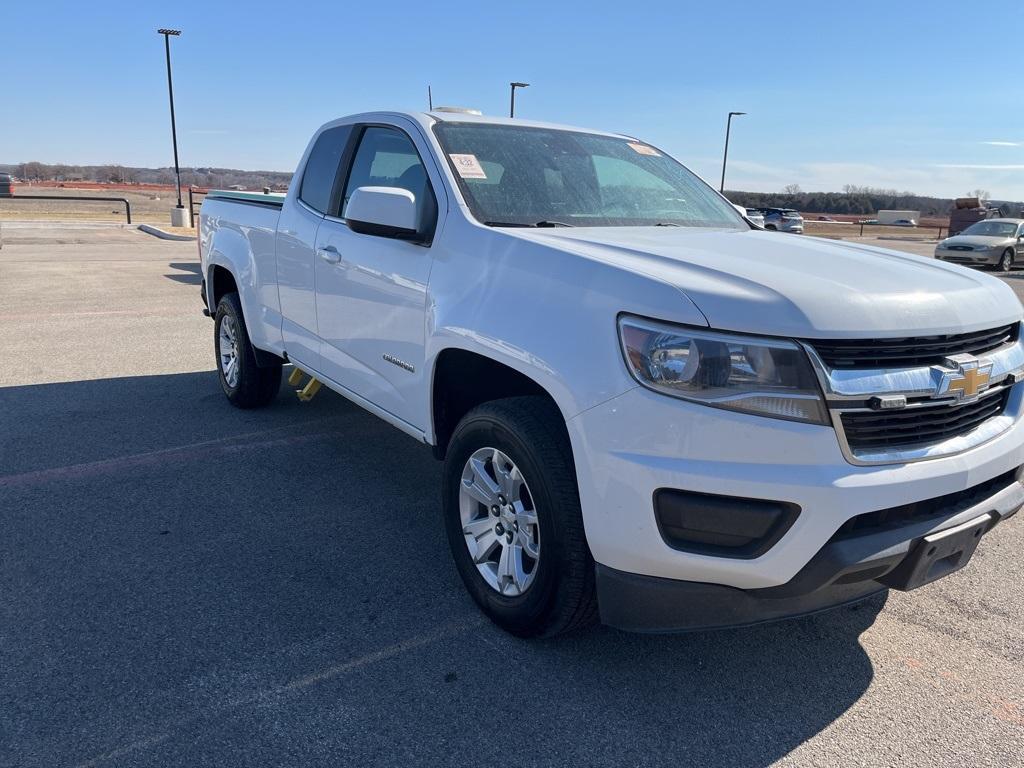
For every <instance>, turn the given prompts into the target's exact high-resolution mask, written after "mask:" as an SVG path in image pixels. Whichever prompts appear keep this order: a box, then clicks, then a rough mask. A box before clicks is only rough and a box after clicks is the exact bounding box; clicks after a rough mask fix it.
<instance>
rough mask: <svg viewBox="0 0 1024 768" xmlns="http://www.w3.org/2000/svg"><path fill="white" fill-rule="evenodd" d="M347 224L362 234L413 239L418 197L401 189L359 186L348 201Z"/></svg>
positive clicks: (415, 234) (415, 233)
mask: <svg viewBox="0 0 1024 768" xmlns="http://www.w3.org/2000/svg"><path fill="white" fill-rule="evenodd" d="M345 223H346V224H348V226H349V229H351V230H352V231H353V232H358V233H360V234H362V235H376V236H377V237H393V238H396V239H400V240H414V239H416V236H417V235H418V234H419V232H418V231H417V229H416V196H415V195H414V194H413V193H412V192H410V191H409V190H407V189H401V188H398V187H359V188H358V189H356V191H355V192H353V193H352V196H351V197H350V198H349V200H348V207H347V208H346V209H345Z"/></svg>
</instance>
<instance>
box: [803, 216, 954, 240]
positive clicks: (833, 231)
mask: <svg viewBox="0 0 1024 768" xmlns="http://www.w3.org/2000/svg"><path fill="white" fill-rule="evenodd" d="M935 226H939V225H938V224H936V225H935ZM942 227H943V229H942V235H943V237H945V236H946V235H947V234H948V230H947V228H946V227H945V225H942ZM804 233H805V234H808V235H816V236H818V237H838V238H845V237H858V236H860V234H861V231H860V225H859V224H854V223H849V224H847V223H843V222H839V221H814V220H813V219H809V218H807V217H806V216H805V217H804ZM938 234H939V230H938V229H936V228H935V227H884V226H878V225H870V226H867V225H866V226H865V227H864V236H865V237H893V238H899V239H900V240H938Z"/></svg>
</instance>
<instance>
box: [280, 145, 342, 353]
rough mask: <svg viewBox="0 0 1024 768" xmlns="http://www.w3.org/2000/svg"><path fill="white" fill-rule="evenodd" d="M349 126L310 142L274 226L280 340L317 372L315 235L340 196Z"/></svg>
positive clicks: (318, 351) (318, 339)
mask: <svg viewBox="0 0 1024 768" xmlns="http://www.w3.org/2000/svg"><path fill="white" fill-rule="evenodd" d="M351 134H352V126H350V125H341V126H336V127H333V128H327V129H325V130H323V131H322V132H321V133H320V135H319V136H317V138H316V139H315V140H314V143H313V147H312V149H311V150H310V152H309V157H308V159H307V160H306V163H305V165H304V166H303V170H302V178H301V179H299V180H298V181H297V184H296V186H295V187H294V194H291V195H289V196H288V197H287V198H286V200H285V204H284V207H283V208H282V210H281V217H280V219H279V220H278V224H277V289H278V297H279V299H280V302H281V335H282V337H283V339H284V346H285V350H287V352H288V356H289V358H291V359H293V360H294V361H295V362H297V363H305V364H306V365H307V366H309V367H310V368H314V369H318V368H319V367H320V336H319V331H318V328H317V317H316V270H315V269H314V267H315V262H316V233H317V230H318V229H319V228H320V223H321V222H322V221H323V219H324V215H325V214H326V212H327V211H328V210H331V205H332V201H333V200H335V199H336V195H337V194H338V176H339V174H340V171H341V166H342V161H343V159H344V155H345V150H346V148H347V146H348V141H349V138H350V136H351Z"/></svg>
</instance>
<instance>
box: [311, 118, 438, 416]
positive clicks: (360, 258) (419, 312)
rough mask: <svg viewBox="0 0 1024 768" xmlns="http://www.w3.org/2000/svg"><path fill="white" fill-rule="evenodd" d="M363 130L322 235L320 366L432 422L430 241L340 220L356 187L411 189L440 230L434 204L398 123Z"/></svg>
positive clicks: (421, 217) (426, 220) (425, 222)
mask: <svg viewBox="0 0 1024 768" xmlns="http://www.w3.org/2000/svg"><path fill="white" fill-rule="evenodd" d="M356 130H357V131H359V132H360V133H361V135H360V138H359V144H358V146H357V148H356V151H355V153H354V155H353V159H352V165H351V170H350V172H349V174H348V180H347V183H346V184H345V188H344V194H343V197H342V199H341V201H340V211H339V212H340V214H341V215H340V217H337V216H330V215H329V216H328V217H327V218H325V219H324V221H323V222H322V223H321V225H320V228H319V230H318V231H317V238H316V253H317V259H316V267H315V269H316V311H317V324H318V327H319V331H320V338H321V346H320V351H321V371H322V372H323V373H324V374H325V375H326V376H327V377H328V378H330V379H333V380H334V381H335V382H337V383H338V384H341V385H342V386H343V387H345V388H346V389H349V390H351V391H352V392H354V393H355V394H357V395H359V396H360V397H363V398H366V399H367V400H369V401H370V402H372V403H374V404H375V405H377V406H379V407H381V408H383V409H384V410H385V411H387V412H389V413H390V414H391V415H393V416H396V417H398V418H399V419H401V420H402V421H404V422H405V423H407V424H409V425H411V426H412V427H415V428H416V429H419V430H425V429H426V427H427V424H426V413H427V407H426V400H427V395H426V393H427V391H428V390H429V387H427V386H425V383H424V381H423V376H424V370H423V367H424V366H423V363H424V343H425V342H424V339H425V314H426V300H427V277H428V276H429V274H430V265H431V259H432V254H431V249H430V247H429V246H425V245H422V244H415V243H411V242H408V241H405V240H399V239H395V238H391V237H380V236H376V235H364V234H358V233H356V232H353V231H352V230H351V229H349V227H348V225H346V224H345V222H344V221H343V220H342V219H343V218H344V215H345V207H346V206H347V205H348V200H349V198H350V197H351V195H352V192H353V191H354V190H356V189H358V188H359V187H370V186H373V187H401V188H403V189H407V190H409V191H410V192H412V193H413V195H414V196H415V198H416V203H417V208H418V211H419V213H418V221H420V222H421V223H422V226H423V227H424V228H425V229H427V230H429V231H433V230H434V228H435V227H436V224H437V204H436V198H435V197H434V193H433V190H432V186H431V183H430V179H429V177H428V174H427V172H426V168H425V167H424V164H423V161H422V160H421V158H420V154H419V152H418V151H417V149H416V146H415V144H414V143H413V141H412V139H411V138H410V136H409V135H408V134H407V133H405V132H404V131H403V130H400V129H399V128H397V127H394V126H383V125H368V126H361V127H358V128H357V129H356Z"/></svg>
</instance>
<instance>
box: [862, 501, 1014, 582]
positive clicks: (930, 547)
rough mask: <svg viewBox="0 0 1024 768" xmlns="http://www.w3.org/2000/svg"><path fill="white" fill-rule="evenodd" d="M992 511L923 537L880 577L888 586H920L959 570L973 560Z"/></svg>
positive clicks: (993, 520)
mask: <svg viewBox="0 0 1024 768" xmlns="http://www.w3.org/2000/svg"><path fill="white" fill-rule="evenodd" d="M995 521H996V517H995V515H994V514H993V513H991V512H986V513H985V514H984V515H981V516H979V517H976V518H974V519H973V520H968V521H967V522H966V523H961V524H960V525H958V526H956V527H954V528H949V529H947V530H945V531H937V532H935V533H930V534H928V535H927V536H925V537H924V538H922V539H921V540H920V541H919V542H918V543H917V544H916V545H915V546H914V547H913V548H912V549H911V550H910V553H909V554H908V555H907V556H906V557H905V558H903V561H902V562H901V563H900V564H899V565H898V566H896V567H895V568H894V569H893V570H892V571H890V572H889V573H887V574H886V575H885V576H883V577H882V578H880V579H879V581H880V582H881V583H883V584H885V585H886V586H887V587H892V588H893V589H900V590H904V591H907V590H911V589H917V588H918V587H921V586H924V585H925V584H930V583H931V582H933V581H935V580H937V579H941V578H942V577H943V576H948V575H949V574H951V573H953V572H954V571H958V570H960V569H961V568H963V567H964V566H965V565H967V563H968V562H970V560H971V557H972V556H973V555H974V552H975V550H976V549H977V548H978V543H979V542H980V541H981V537H982V536H983V535H984V534H985V533H986V532H987V531H988V530H989V528H991V527H992V525H993V524H994V523H995Z"/></svg>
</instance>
